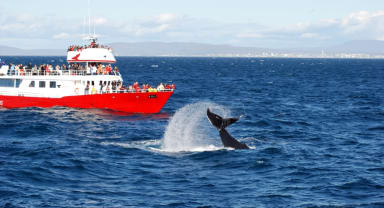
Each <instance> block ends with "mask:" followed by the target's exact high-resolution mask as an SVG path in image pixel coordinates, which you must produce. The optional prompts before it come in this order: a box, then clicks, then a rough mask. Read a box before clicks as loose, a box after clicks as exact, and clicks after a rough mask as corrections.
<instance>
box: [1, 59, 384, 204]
mask: <svg viewBox="0 0 384 208" xmlns="http://www.w3.org/2000/svg"><path fill="white" fill-rule="evenodd" d="M1 58H2V60H5V61H7V62H13V63H23V64H27V63H29V62H33V63H37V64H39V63H47V62H48V63H52V64H57V63H64V61H65V57H1ZM117 66H118V67H119V69H120V71H121V73H122V74H123V78H124V80H125V83H132V82H134V81H139V82H141V83H150V84H156V83H159V82H169V81H173V83H175V84H176V91H175V93H174V95H173V96H172V97H171V99H170V100H169V102H168V103H167V104H166V105H165V107H164V108H163V110H162V111H161V113H159V114H154V115H137V114H127V113H121V112H113V111H108V110H89V109H88V110H86V109H68V108H61V107H56V108H51V109H42V108H27V109H0V207H384V162H383V161H384V103H383V102H384V82H383V81H384V60H358V59H356V60H351V59H346V60H340V59H261V58H144V57H119V58H118V64H117ZM155 66H156V67H155ZM207 107H210V108H212V109H213V111H214V112H217V113H219V114H221V115H224V116H240V115H241V116H242V117H241V119H240V121H238V122H237V123H235V124H233V125H232V126H230V127H229V128H228V131H229V132H230V133H231V134H232V135H233V136H234V137H235V138H237V139H238V140H240V141H241V142H244V143H246V144H248V145H249V146H250V147H251V149H249V150H233V149H226V148H223V147H222V144H221V142H220V138H219V135H218V132H217V130H215V129H214V128H213V127H212V126H211V125H210V123H209V122H208V120H207V119H206V117H205V111H206V108H207Z"/></svg>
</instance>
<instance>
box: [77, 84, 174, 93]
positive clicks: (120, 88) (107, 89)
mask: <svg viewBox="0 0 384 208" xmlns="http://www.w3.org/2000/svg"><path fill="white" fill-rule="evenodd" d="M99 86H100V88H99V89H96V87H95V85H94V83H93V82H92V83H90V81H88V82H87V85H86V87H85V89H84V94H86V95H88V94H97V93H100V94H104V93H111V92H158V91H166V90H174V89H175V84H163V83H160V84H159V85H158V86H157V87H156V88H155V87H152V86H151V85H149V84H143V85H142V87H141V88H140V85H139V83H138V82H135V83H133V84H132V85H129V86H124V85H123V84H122V83H121V82H120V81H117V82H116V81H112V82H107V81H104V82H103V81H100V83H99Z"/></svg>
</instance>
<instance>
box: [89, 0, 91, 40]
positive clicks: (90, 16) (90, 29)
mask: <svg viewBox="0 0 384 208" xmlns="http://www.w3.org/2000/svg"><path fill="white" fill-rule="evenodd" d="M90 4H91V0H88V35H89V36H91V14H90V13H91V12H90V7H91V6H90Z"/></svg>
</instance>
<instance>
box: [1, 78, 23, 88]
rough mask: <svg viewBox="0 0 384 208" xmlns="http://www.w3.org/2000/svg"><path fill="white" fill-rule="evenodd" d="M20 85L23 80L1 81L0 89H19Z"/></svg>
mask: <svg viewBox="0 0 384 208" xmlns="http://www.w3.org/2000/svg"><path fill="white" fill-rule="evenodd" d="M15 82H16V83H15ZM20 83H21V79H16V80H15V79H0V87H19V86H20Z"/></svg>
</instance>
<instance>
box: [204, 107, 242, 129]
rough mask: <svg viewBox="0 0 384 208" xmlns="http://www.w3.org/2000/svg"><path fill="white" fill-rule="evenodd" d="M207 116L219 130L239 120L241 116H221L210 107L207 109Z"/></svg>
mask: <svg viewBox="0 0 384 208" xmlns="http://www.w3.org/2000/svg"><path fill="white" fill-rule="evenodd" d="M207 116H208V119H209V121H210V122H211V124H212V125H213V126H214V127H216V128H217V129H218V130H223V129H225V128H227V126H229V125H231V124H233V123H235V122H236V121H238V120H239V118H222V117H221V116H219V115H217V114H214V113H212V112H211V110H209V108H208V109H207Z"/></svg>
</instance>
